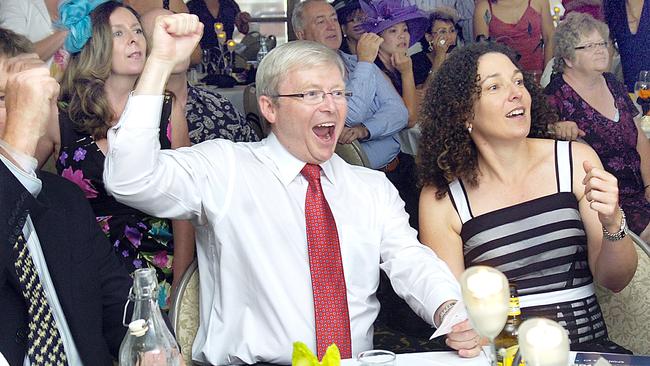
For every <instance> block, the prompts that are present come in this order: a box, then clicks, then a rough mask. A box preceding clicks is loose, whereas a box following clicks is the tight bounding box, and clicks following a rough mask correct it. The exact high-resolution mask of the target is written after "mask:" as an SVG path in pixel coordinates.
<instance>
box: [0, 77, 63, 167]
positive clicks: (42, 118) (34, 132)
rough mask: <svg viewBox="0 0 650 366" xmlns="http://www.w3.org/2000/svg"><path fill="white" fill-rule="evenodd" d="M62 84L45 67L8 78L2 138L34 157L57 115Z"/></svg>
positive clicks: (18, 149)
mask: <svg viewBox="0 0 650 366" xmlns="http://www.w3.org/2000/svg"><path fill="white" fill-rule="evenodd" d="M58 96H59V84H58V83H57V82H56V80H55V79H54V78H53V77H51V76H50V71H49V70H48V69H46V68H45V67H36V68H31V69H28V70H25V71H21V72H18V73H15V74H11V75H9V78H8V80H7V88H6V95H5V104H6V111H7V112H6V113H7V120H6V126H5V130H4V136H2V138H3V139H4V140H5V142H7V143H8V144H9V145H11V146H12V147H13V148H14V149H16V150H17V151H20V152H22V153H23V154H25V155H29V156H34V153H35V151H36V144H37V142H38V139H39V138H40V137H42V136H43V135H44V134H45V131H46V129H47V123H48V120H49V118H50V116H51V115H52V113H56V110H57V109H56V101H57V97H58Z"/></svg>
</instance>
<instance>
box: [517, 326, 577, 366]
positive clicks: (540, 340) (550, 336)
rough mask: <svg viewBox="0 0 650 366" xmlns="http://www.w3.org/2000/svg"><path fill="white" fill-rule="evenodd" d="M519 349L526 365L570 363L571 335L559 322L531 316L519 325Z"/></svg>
mask: <svg viewBox="0 0 650 366" xmlns="http://www.w3.org/2000/svg"><path fill="white" fill-rule="evenodd" d="M519 349H520V350H521V355H522V357H523V359H524V361H525V362H526V366H566V365H568V364H569V336H568V334H567V332H566V330H565V329H564V328H563V327H562V326H561V325H560V324H558V323H557V322H555V321H553V320H550V319H544V318H531V319H528V320H526V321H524V322H523V323H521V325H520V326H519Z"/></svg>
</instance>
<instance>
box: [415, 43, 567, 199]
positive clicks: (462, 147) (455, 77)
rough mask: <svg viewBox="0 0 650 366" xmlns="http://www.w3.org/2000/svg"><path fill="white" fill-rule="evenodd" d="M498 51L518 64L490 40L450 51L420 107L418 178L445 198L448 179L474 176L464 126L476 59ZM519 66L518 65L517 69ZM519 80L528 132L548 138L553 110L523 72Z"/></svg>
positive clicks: (474, 92)
mask: <svg viewBox="0 0 650 366" xmlns="http://www.w3.org/2000/svg"><path fill="white" fill-rule="evenodd" d="M491 52H498V53H502V54H504V55H506V56H508V58H509V59H510V61H512V63H513V64H515V65H517V66H518V63H517V61H516V58H515V57H516V56H515V52H514V51H512V50H511V49H510V48H508V47H507V46H504V45H502V44H498V43H495V42H478V43H473V44H470V45H467V46H465V47H461V48H458V49H456V50H454V51H453V52H452V53H451V54H450V55H449V57H448V58H447V60H446V61H445V62H444V63H443V64H442V66H441V67H440V70H439V71H438V72H437V73H436V74H435V75H434V78H433V82H432V83H431V86H430V87H429V88H428V90H427V92H426V96H425V99H424V102H423V105H422V111H421V114H420V115H421V117H422V118H421V122H420V123H421V127H422V136H421V137H420V144H419V148H418V155H417V166H418V175H419V183H420V185H421V186H434V187H436V188H437V189H438V192H437V194H436V198H438V199H441V198H443V197H445V195H446V194H447V191H448V189H449V187H448V184H449V183H450V182H452V181H453V180H454V179H462V180H463V181H464V182H466V183H469V184H470V186H475V185H477V184H478V181H479V172H478V151H477V149H476V145H475V144H474V142H473V141H472V139H471V138H470V134H469V133H468V132H467V129H466V126H467V124H468V122H469V121H471V120H473V118H474V115H473V113H474V112H473V111H474V103H475V102H476V101H477V100H478V99H479V98H480V96H481V95H480V94H481V88H480V86H479V84H478V83H479V81H480V76H479V75H478V74H477V73H478V59H479V58H480V57H481V56H482V55H484V54H486V53H491ZM520 69H521V68H520ZM523 74H524V85H525V86H526V89H528V92H529V93H530V96H531V98H532V107H531V121H532V123H531V128H530V132H529V134H528V137H548V128H547V126H548V124H549V123H553V122H556V121H557V115H556V114H555V112H554V111H553V110H552V109H551V108H550V107H549V105H548V104H547V103H546V97H545V96H544V94H543V92H542V89H541V88H540V87H539V86H538V84H537V83H536V82H535V80H534V78H533V77H532V75H530V74H528V73H526V72H524V73H523Z"/></svg>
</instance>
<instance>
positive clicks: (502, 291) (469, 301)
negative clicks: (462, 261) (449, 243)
mask: <svg viewBox="0 0 650 366" xmlns="http://www.w3.org/2000/svg"><path fill="white" fill-rule="evenodd" d="M460 286H461V290H462V295H463V302H464V303H465V308H466V309H467V315H469V320H470V322H471V323H472V326H473V327H474V329H475V330H476V332H477V333H478V334H479V335H481V336H483V337H486V338H487V339H489V340H490V350H491V351H492V352H491V355H490V364H491V365H492V366H496V364H497V363H496V362H497V358H496V349H495V348H494V338H496V336H497V335H499V333H501V330H502V329H503V327H504V325H505V324H506V320H507V318H508V302H509V300H510V291H509V288H508V279H507V278H506V276H504V275H503V273H501V272H500V271H499V270H497V269H494V268H492V267H487V266H474V267H470V268H468V269H466V270H465V272H463V274H462V275H461V276H460Z"/></svg>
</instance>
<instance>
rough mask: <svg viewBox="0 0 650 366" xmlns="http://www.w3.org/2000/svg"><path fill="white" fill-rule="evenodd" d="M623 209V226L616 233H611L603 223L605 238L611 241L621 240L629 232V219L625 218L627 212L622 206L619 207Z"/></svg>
mask: <svg viewBox="0 0 650 366" xmlns="http://www.w3.org/2000/svg"><path fill="white" fill-rule="evenodd" d="M618 209H619V210H620V211H621V228H620V229H619V230H618V231H617V232H615V233H613V234H612V233H610V232H609V231H608V230H607V229H606V228H605V226H604V225H603V238H605V239H606V240H609V241H619V240H621V239H623V238H624V237H625V236H626V235H627V233H626V230H627V220H626V219H625V212H623V209H622V208H620V207H619V208H618Z"/></svg>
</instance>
